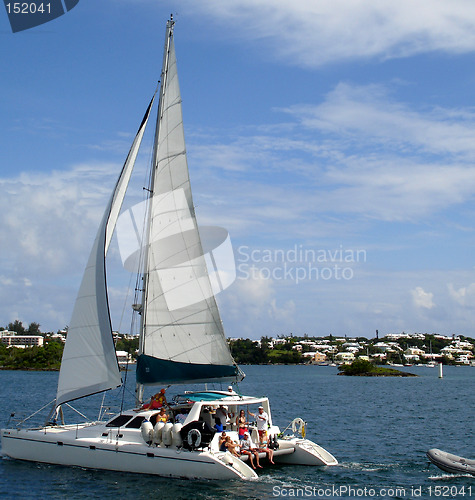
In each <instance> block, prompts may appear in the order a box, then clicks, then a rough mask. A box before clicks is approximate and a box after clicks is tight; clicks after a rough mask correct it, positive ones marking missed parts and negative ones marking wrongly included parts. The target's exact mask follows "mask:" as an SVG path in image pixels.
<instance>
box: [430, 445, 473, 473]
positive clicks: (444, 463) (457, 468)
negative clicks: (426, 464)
mask: <svg viewBox="0 0 475 500" xmlns="http://www.w3.org/2000/svg"><path fill="white" fill-rule="evenodd" d="M426 455H427V458H428V459H429V460H430V461H431V462H432V463H433V464H434V465H436V466H437V467H438V468H439V469H442V470H443V471H445V472H450V473H452V474H460V473H462V474H471V475H472V476H475V460H470V459H468V458H463V457H459V456H458V455H452V453H447V452H446V451H442V450H438V449H437V448H432V449H431V450H429V451H428V452H427V453H426Z"/></svg>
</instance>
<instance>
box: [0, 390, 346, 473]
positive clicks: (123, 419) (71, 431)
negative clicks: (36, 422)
mask: <svg viewBox="0 0 475 500" xmlns="http://www.w3.org/2000/svg"><path fill="white" fill-rule="evenodd" d="M212 394H213V396H215V397H217V398H221V399H216V400H209V399H207V398H206V397H205V396H206V395H207V394H204V393H198V397H199V398H198V401H196V402H193V401H190V400H189V398H190V397H195V396H192V395H191V394H186V395H185V402H179V403H177V404H175V405H172V406H170V407H169V409H168V417H169V420H170V419H171V420H174V419H175V418H177V417H178V416H179V415H182V416H183V415H185V414H186V415H187V417H186V420H185V422H184V424H181V423H175V424H173V423H171V422H170V421H169V422H168V423H166V424H165V423H163V422H159V421H157V419H158V416H159V412H158V411H157V410H150V409H138V408H135V409H131V410H128V411H125V412H123V413H120V414H118V415H115V416H114V417H113V418H112V419H111V420H109V421H107V422H92V423H82V424H71V425H64V424H63V425H47V426H45V427H41V428H33V429H23V428H14V429H3V430H2V431H1V438H2V454H3V455H4V456H7V457H10V458H13V459H19V460H28V461H32V462H43V463H49V464H57V465H65V466H77V467H84V468H89V469H104V470H111V471H120V472H133V473H140V474H154V475H158V476H164V477H176V478H204V479H253V478H256V477H257V474H256V472H255V470H253V468H252V467H250V466H249V465H248V463H249V459H248V457H247V456H246V455H243V456H241V457H237V456H233V455H231V454H230V453H229V452H225V451H221V450H220V449H219V448H220V443H219V440H220V433H219V432H218V433H217V432H216V431H215V430H214V429H212V427H211V426H210V425H208V424H207V423H206V422H205V421H204V419H205V418H210V414H209V408H210V407H213V406H214V407H218V406H219V405H220V404H221V403H222V402H223V401H224V402H226V403H227V404H228V405H229V407H230V408H233V411H234V412H236V413H237V410H238V409H239V407H246V408H247V407H248V406H249V405H256V406H257V405H264V406H263V408H264V407H265V408H266V410H267V411H268V414H269V415H270V407H269V401H268V399H267V398H252V397H248V396H232V395H227V393H212ZM203 397H205V399H204V400H201V398H203ZM195 399H196V397H195ZM250 414H251V415H252V413H250ZM170 417H171V418H170ZM297 420H298V421H301V422H302V423H303V421H302V420H301V419H295V421H297ZM152 422H153V423H152ZM210 423H211V422H210ZM249 430H250V434H251V438H252V440H253V442H254V443H257V442H258V439H259V436H258V432H257V428H256V426H255V425H250V426H249ZM226 435H227V436H229V437H230V438H231V440H232V441H233V442H235V443H238V441H239V436H238V428H237V424H236V423H233V422H232V421H229V422H227V429H226ZM279 435H280V436H281V438H280V439H277V444H278V446H277V447H276V449H274V453H273V458H274V462H276V463H278V464H292V465H310V466H322V465H323V466H327V465H337V464H338V461H337V460H336V459H335V457H334V456H333V455H331V454H330V453H329V452H327V451H326V450H325V449H323V448H322V447H321V446H319V445H317V444H316V443H313V442H312V441H309V440H308V439H303V438H300V437H295V436H294V435H290V436H283V437H282V434H281V433H280V430H279V428H278V427H277V426H274V425H270V426H269V430H268V436H269V443H274V441H275V440H276V438H277V436H279ZM198 438H199V441H198ZM259 455H260V458H262V459H263V461H262V464H261V465H264V466H267V465H269V466H271V465H270V464H269V461H268V460H266V455H267V453H266V452H265V451H264V450H262V451H261V452H260V453H259ZM269 456H270V455H269ZM251 465H252V464H251ZM260 470H262V469H260Z"/></svg>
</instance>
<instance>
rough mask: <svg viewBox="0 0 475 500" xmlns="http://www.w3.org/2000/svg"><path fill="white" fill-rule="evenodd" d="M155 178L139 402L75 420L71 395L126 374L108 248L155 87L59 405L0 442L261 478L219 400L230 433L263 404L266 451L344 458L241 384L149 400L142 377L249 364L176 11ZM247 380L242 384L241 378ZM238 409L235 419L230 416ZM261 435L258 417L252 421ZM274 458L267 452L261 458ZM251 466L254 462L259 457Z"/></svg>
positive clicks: (28, 453)
mask: <svg viewBox="0 0 475 500" xmlns="http://www.w3.org/2000/svg"><path fill="white" fill-rule="evenodd" d="M158 96H159V97H158V116H157V121H156V128H155V135H154V151H153V157H152V162H151V174H150V185H149V186H148V187H147V188H146V192H147V200H146V204H147V210H146V211H145V212H146V217H145V222H144V231H143V234H144V235H145V238H144V239H145V241H144V243H142V245H141V247H142V253H141V257H140V259H138V260H139V261H140V262H141V265H140V272H139V275H138V276H139V278H138V285H137V286H136V289H137V292H136V297H135V298H134V301H135V302H134V305H133V307H132V309H133V313H134V315H135V317H136V318H137V323H136V324H137V325H139V327H138V330H139V332H140V344H139V355H138V359H137V368H136V383H137V386H136V387H137V389H136V407H135V408H132V409H131V410H127V411H121V412H120V413H119V414H118V415H115V416H113V417H112V418H110V419H109V420H105V419H104V418H100V420H99V421H93V422H87V423H81V424H77V423H75V424H65V423H64V422H63V419H61V418H60V417H61V415H62V405H63V406H64V405H68V406H69V403H70V402H72V401H75V400H78V399H80V398H84V397H86V396H91V395H93V394H97V393H100V392H103V391H108V390H112V389H115V388H117V387H120V386H121V385H122V383H123V382H122V380H121V375H120V371H119V365H118V362H117V358H116V353H115V348H114V341H113V335H112V325H111V319H110V313H109V302H108V296H107V286H106V265H105V256H106V254H107V250H108V248H109V244H110V242H111V238H112V234H113V232H114V229H115V227H116V223H117V221H118V218H119V214H120V211H121V207H122V203H123V200H124V197H125V192H126V190H127V186H128V184H129V180H130V177H131V172H132V169H133V167H134V163H135V160H136V157H137V154H138V150H139V147H140V144H141V141H142V138H143V135H144V131H145V127H146V126H147V122H148V120H149V116H150V113H151V109H152V105H153V102H154V100H155V97H156V95H154V97H153V98H152V101H151V102H150V104H149V106H148V108H147V110H146V113H145V116H144V118H143V121H142V123H141V125H140V128H139V130H138V132H137V135H136V137H135V139H134V141H133V144H132V147H131V149H130V152H129V154H128V156H127V159H126V161H125V164H124V166H123V169H122V171H121V173H120V176H119V179H118V181H117V183H116V186H115V188H114V191H113V193H112V195H111V198H110V200H109V203H108V205H107V208H106V211H105V213H104V216H103V218H102V221H101V223H100V226H99V229H98V232H97V236H96V239H95V242H94V245H93V248H92V250H91V254H90V257H89V260H88V263H87V266H86V269H85V272H84V275H83V279H82V282H81V286H80V289H79V293H78V297H77V299H76V303H75V306H74V310H73V314H72V319H71V321H70V323H69V329H68V335H67V340H66V344H65V348H64V353H63V359H62V364H61V369H60V373H59V379H58V388H57V394H56V399H55V402H54V404H53V409H52V411H51V414H50V416H49V417H48V419H47V423H45V424H44V425H43V426H41V427H36V428H25V427H24V425H21V423H20V424H19V425H18V426H15V427H14V428H9V429H2V431H1V438H2V453H3V455H5V456H7V457H11V458H13V459H21V460H29V461H35V462H44V463H50V464H61V465H70V466H79V467H85V468H94V469H106V470H113V471H121V472H124V471H125V472H136V473H146V474H156V475H160V476H167V477H186V478H209V479H251V478H255V477H257V474H256V472H255V470H254V469H253V467H251V466H250V465H249V464H248V462H247V461H246V459H247V458H248V457H247V456H246V455H242V456H241V457H239V456H236V455H233V454H231V453H230V452H229V451H227V450H225V449H223V448H222V446H220V445H219V437H220V435H221V432H218V433H217V432H216V428H217V420H216V409H217V408H218V407H220V406H225V407H226V413H227V417H225V418H224V420H227V421H225V422H220V424H221V425H224V426H225V430H224V432H225V433H226V435H229V436H230V437H231V439H232V440H233V441H235V442H238V439H239V436H238V432H239V429H238V426H237V424H236V420H235V416H236V415H238V413H239V412H240V410H241V409H244V410H245V411H248V410H250V409H251V410H252V409H254V413H255V414H256V413H257V408H258V407H259V406H262V407H263V409H264V411H265V413H266V414H267V416H268V422H267V429H266V431H267V443H266V444H263V445H262V447H261V448H260V450H261V451H260V452H258V453H259V454H260V456H262V457H263V458H264V457H265V456H266V452H267V453H268V449H269V448H272V449H273V457H274V461H275V462H277V463H282V464H302V465H335V464H337V463H338V462H337V460H336V459H335V458H334V457H333V456H332V455H331V454H330V453H328V452H327V451H326V450H325V449H323V448H322V447H320V446H319V445H317V444H315V443H313V442H312V441H309V440H308V439H305V426H304V422H303V421H302V420H301V419H295V420H294V421H293V434H290V435H285V433H281V431H280V429H279V427H277V426H276V425H274V422H273V421H272V414H271V411H270V406H269V400H268V399H267V398H265V397H263V398H256V397H250V396H244V395H241V394H239V393H238V392H236V391H235V390H233V386H231V391H229V390H228V391H208V390H205V391H202V392H188V393H187V392H183V394H181V395H179V396H178V397H176V398H175V400H174V401H173V402H170V403H169V404H168V403H167V407H166V412H165V414H166V417H165V420H166V421H162V420H163V419H162V418H161V416H160V415H159V411H158V409H157V408H154V406H153V405H147V404H145V405H144V404H143V395H144V386H158V385H162V386H163V385H171V384H184V383H192V384H195V383H202V382H203V383H211V382H218V383H226V384H229V383H231V384H237V383H238V382H239V381H240V380H242V378H243V376H244V374H243V373H242V372H241V370H240V369H239V367H238V366H237V365H236V363H235V362H234V360H233V358H232V356H231V353H230V350H229V347H228V345H227V342H226V337H225V334H224V330H223V326H222V323H221V319H220V315H219V311H218V307H217V304H216V300H215V297H214V295H213V291H212V283H211V279H210V276H209V274H208V269H207V265H206V259H205V256H204V255H203V248H202V244H201V240H200V235H199V232H198V227H197V222H196V218H195V213H194V207H193V201H192V195H191V187H190V180H189V174H188V166H187V159H186V152H185V141H184V133H183V122H182V109H181V97H180V90H179V85H178V76H177V67H176V58H175V47H174V21H173V19H170V20H169V21H168V22H167V27H166V37H165V50H164V57H163V68H162V74H161V82H160V88H159V90H158ZM234 388H235V389H237V385H234ZM230 415H233V418H229V416H230ZM247 429H248V431H249V432H250V433H251V438H252V439H253V441H254V442H255V443H257V442H258V441H259V436H258V431H257V427H256V426H255V425H249V424H247ZM223 450H224V451H223ZM263 463H265V460H264V461H263ZM251 465H252V464H251Z"/></svg>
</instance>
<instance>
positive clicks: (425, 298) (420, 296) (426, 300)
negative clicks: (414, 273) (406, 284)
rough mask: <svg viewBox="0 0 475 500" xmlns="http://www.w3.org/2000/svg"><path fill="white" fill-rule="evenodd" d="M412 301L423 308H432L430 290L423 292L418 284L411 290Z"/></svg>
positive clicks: (432, 296)
mask: <svg viewBox="0 0 475 500" xmlns="http://www.w3.org/2000/svg"><path fill="white" fill-rule="evenodd" d="M411 295H412V301H413V304H414V305H415V306H416V307H418V308H420V307H423V308H424V309H432V308H433V307H434V305H435V304H434V302H433V300H432V299H433V298H434V294H433V293H430V292H425V291H424V289H423V288H422V287H420V286H416V288H415V289H414V290H411Z"/></svg>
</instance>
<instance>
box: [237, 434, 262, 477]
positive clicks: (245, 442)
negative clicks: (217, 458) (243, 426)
mask: <svg viewBox="0 0 475 500" xmlns="http://www.w3.org/2000/svg"><path fill="white" fill-rule="evenodd" d="M239 446H240V447H241V455H247V456H248V457H249V460H250V462H251V466H252V468H253V469H255V468H256V467H255V465H254V459H253V455H254V456H255V457H256V462H257V466H258V467H259V468H260V469H262V465H261V464H260V463H259V452H258V451H257V448H256V447H255V446H254V443H253V442H252V439H251V437H250V436H249V432H245V433H244V439H241V440H240V441H239Z"/></svg>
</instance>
